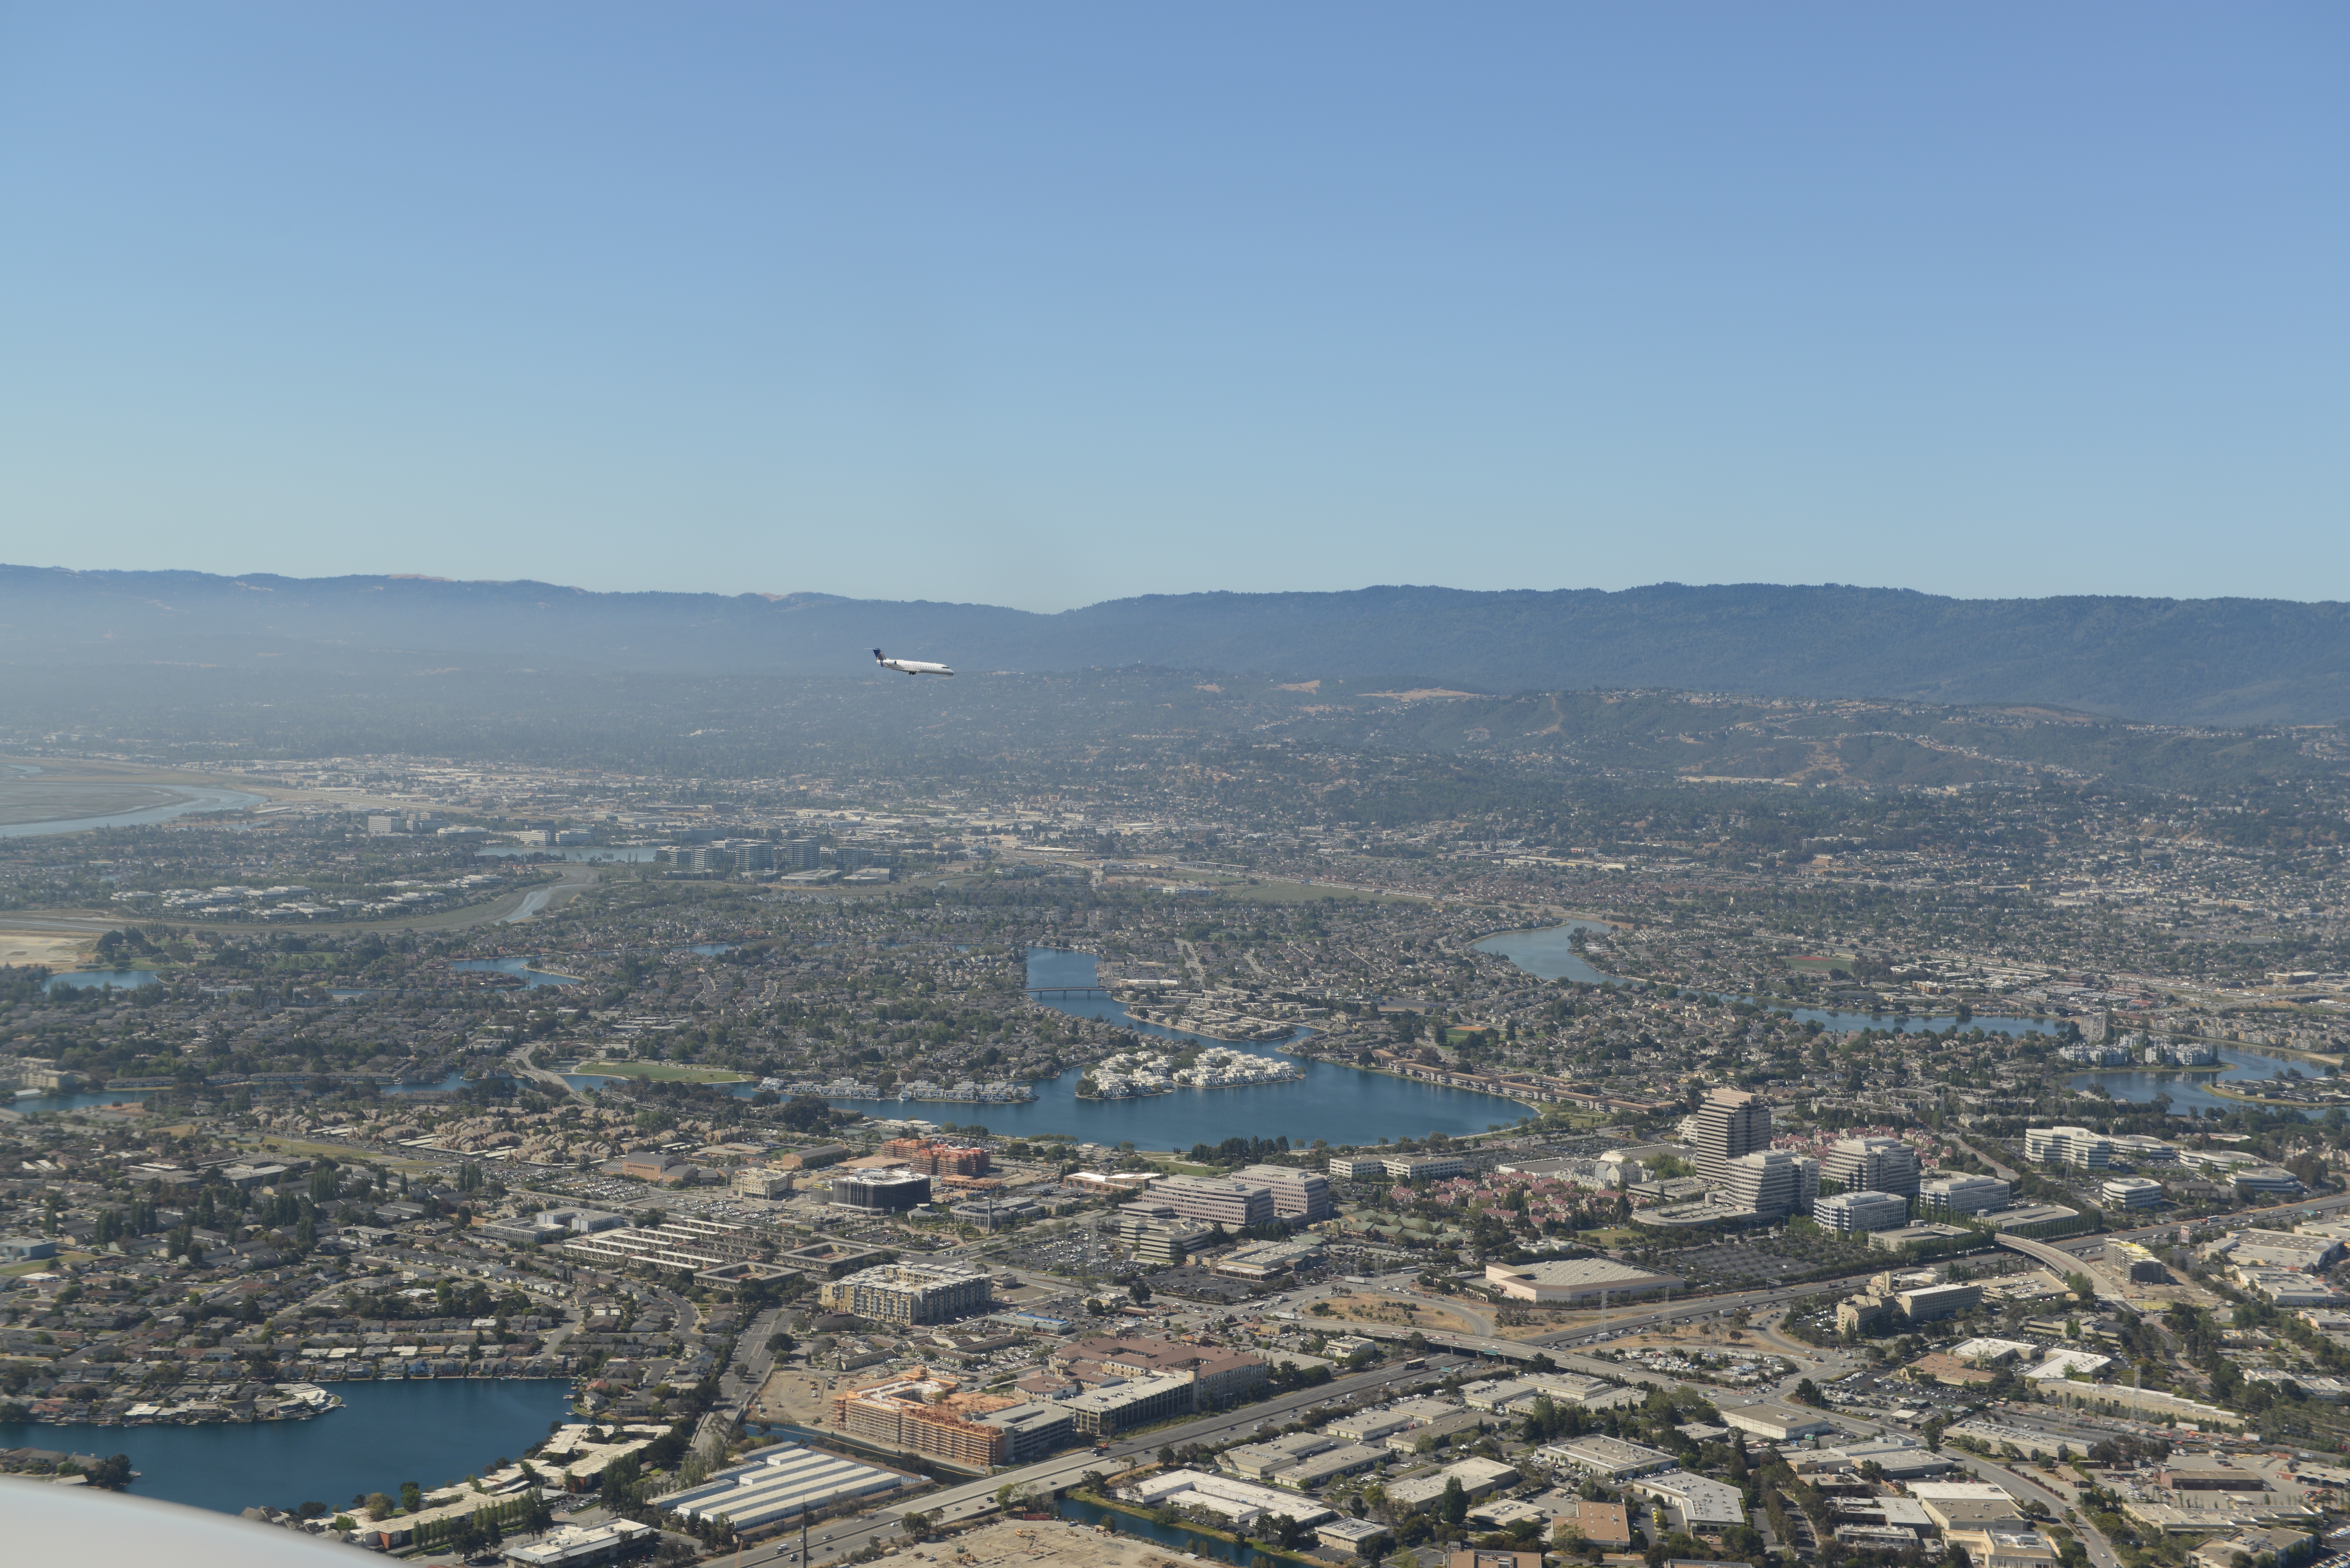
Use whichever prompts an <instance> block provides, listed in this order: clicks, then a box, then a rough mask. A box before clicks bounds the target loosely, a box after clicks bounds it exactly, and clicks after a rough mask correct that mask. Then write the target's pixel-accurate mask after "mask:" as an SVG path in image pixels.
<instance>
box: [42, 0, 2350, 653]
mask: <svg viewBox="0 0 2350 1568" xmlns="http://www.w3.org/2000/svg"><path fill="white" fill-rule="evenodd" d="M2345 79H2350V11H2345V9H2344V8H2343V7H2341V6H2339V5H2230V6H2218V5H2145V4H2130V5H2095V4H2074V5H1970V6H1958V5H1941V6H1914V5H1912V6H1896V5H1727V4H1724V5H1695V4H1679V5H1619V6H1612V7H1609V6H1595V5H1567V4H1560V3H1556V0H1546V3H1544V4H1541V5H1505V4H1486V5H1473V6H1451V5H1447V6H1439V5H1419V6H1411V7H1400V6H1391V5H1366V4H1357V3H1349V4H1347V5H1312V4H1296V3H1291V4H1281V5H1255V4H1253V5H1213V4H1210V5H1181V6H1175V5H1160V6H1143V5H1099V4H1090V5H1067V6H1055V5H1016V4H991V5H905V4H899V5H872V4H864V5H845V4H844V5H796V6H795V5H778V4H773V3H767V4H761V5H723V4H714V3H702V4H696V5H642V4H638V5H625V6H623V5H583V4H577V3H573V0H566V3H564V4H560V5H529V4H522V3H517V0H500V3H499V4H496V5H432V4H422V3H411V4H401V5H313V4H301V5H292V4H288V5H236V4H227V3H213V4H204V5H187V4H184V3H175V4H171V5H134V4H99V5H54V4H43V5H15V4H6V3H5V0H0V560H5V561H11V562H19V563H27V564H36V565H59V566H83V567H95V566H183V567H194V568H201V569H205V570H213V571H235V572H244V571H263V570H268V571H278V572H285V573H288V574H293V575H299V576H310V575H320V574H330V573H340V572H384V571H397V572H421V573H429V574H433V575H438V576H456V577H501V578H503V577H516V576H532V577H542V578H546V579H550V580H555V581H560V582H569V583H577V584H582V585H585V586H587V587H598V588H625V587H661V588H699V589H715V590H719V591H728V592H733V591H743V590H752V589H756V590H764V591H776V592H779V591H788V590H793V589H816V590H822V591H827V592H832V593H841V594H852V595H859V596H874V597H928V598H951V599H972V600H985V601H990V602H994V603H1001V604H1013V605H1018V606H1022V607H1029V608H1039V609H1052V608H1059V607H1066V606H1069V605H1073V604H1082V603H1087V602H1090V601H1092V600H1096V599H1100V598H1106V597H1117V596H1121V595H1126V594H1132V593H1145V592H1165V591H1187V590H1194V589H1206V588H1239V589H1265V588H1325V587H1358V586H1361V585H1364V584H1368V583H1391V582H1419V583H1443V584H1450V585H1453V586H1456V587H1626V586H1629V585H1633V584H1638V583H1645V582H1654V581H1659V580H1664V579H1678V580H1680V581H1683V582H1723V581H1753V580H1769V581H1782V582H1789V581H1793V582H1820V581H1836V582H1853V583H1866V584H1887V585H1895V586H1900V587H1916V588H1922V589H1928V590H1932V591H1939V592H1946V593H1954V594H1963V595H1997V596H2009V595H2018V594H2043V593H2055V592H2095V591H2108V592H2134V593H2150V594H2175V595H2205V594H2220V593H2226V594H2255V595H2274V596H2282V597H2298V598H2321V597H2333V598H2342V597H2350V478H2346V477H2345V459H2350V396H2345V377H2350V331H2345V326H2350V288H2345V279H2350V244H2345V241H2350V206H2346V205H2345V195H2350V167H2345V164H2346V163H2350V159H2346V158H2345V153H2350V136H2345V132H2346V131H2350V92H2345V90H2344V82H2345Z"/></svg>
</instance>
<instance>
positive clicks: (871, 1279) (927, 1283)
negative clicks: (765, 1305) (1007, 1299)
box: [816, 1263, 988, 1324]
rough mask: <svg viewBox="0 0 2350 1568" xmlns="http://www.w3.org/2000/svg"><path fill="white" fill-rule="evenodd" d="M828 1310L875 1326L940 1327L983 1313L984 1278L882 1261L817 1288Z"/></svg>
mask: <svg viewBox="0 0 2350 1568" xmlns="http://www.w3.org/2000/svg"><path fill="white" fill-rule="evenodd" d="M816 1301H817V1303H819V1304H820V1305H822V1306H823V1308H824V1309H825V1310H826V1311H827V1312H846V1313H854V1314H857V1315H858V1317H869V1318H872V1319H874V1320H875V1321H876V1322H879V1323H906V1324H912V1323H943V1322H945V1321H946V1320H947V1319H949V1318H955V1317H962V1316H963V1315H964V1314H969V1313H974V1312H983V1311H985V1310H986V1308H987V1303H988V1279H987V1275H986V1274H985V1273H983V1272H981V1271H980V1270H977V1269H967V1268H963V1267H962V1266H960V1265H957V1264H949V1263H884V1264H882V1265H881V1266H880V1267H879V1268H876V1269H860V1270H858V1272H856V1273H853V1274H849V1275H847V1276H845V1277H843V1278H841V1279H837V1280H827V1281H826V1282H824V1283H823V1284H822V1285H820V1286H819V1287H817V1291H816Z"/></svg>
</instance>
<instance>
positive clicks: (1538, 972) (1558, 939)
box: [1471, 920, 2058, 1034]
mask: <svg viewBox="0 0 2350 1568" xmlns="http://www.w3.org/2000/svg"><path fill="white" fill-rule="evenodd" d="M1608 929H1611V928H1610V927H1609V926H1608V925H1607V923H1606V922H1605V921H1601V920H1569V921H1567V922H1566V923H1565V925H1563V926H1549V927H1545V928H1544V929H1540V930H1531V931H1501V932H1497V933H1496V934H1494V935H1492V936H1490V937H1487V938H1485V939H1484V940H1482V941H1479V942H1475V943H1472V944H1471V945H1472V946H1474V947H1475V948H1477V949H1478V950H1480V951H1482V952H1489V953H1498V954H1500V955H1501V956H1502V957H1503V958H1505V959H1507V960H1509V961H1511V962H1512V963H1513V964H1515V965H1517V966H1518V967H1519V968H1520V969H1522V970H1523V971H1526V972H1527V973H1528V974H1531V975H1534V977H1536V978H1537V979H1541V980H1571V981H1578V982H1580V983H1582V984H1584V985H1601V984H1605V983H1607V981H1612V980H1615V979H1616V977H1615V976H1614V975H1610V974H1603V973H1602V972H1600V971H1598V970H1596V969H1594V968H1592V967H1591V965H1590V964H1589V963H1588V962H1587V961H1586V960H1585V959H1584V957H1583V955H1582V954H1581V953H1578V952H1576V951H1575V947H1574V941H1575V932H1577V931H1605V930H1608ZM1618 983H1621V982H1618ZM1762 1005H1763V1006H1765V1007H1767V1008H1769V1009H1771V1011H1773V1012H1783V1013H1786V1014H1787V1015H1789V1016H1790V1017H1792V1018H1794V1021H1795V1022H1796V1023H1817V1024H1818V1025H1819V1026H1820V1027H1821V1028H1823V1029H1833V1030H1835V1031H1837V1032H1839V1033H1848V1032H1849V1031H1852V1030H1855V1029H1882V1030H1890V1031H1893V1032H1895V1033H1902V1034H1918V1033H1925V1032H1927V1031H1929V1030H1931V1031H1933V1032H1935V1033H1940V1032H1941V1031H1942V1030H1945V1029H1948V1028H1950V1025H1951V1023H1953V1022H1955V1020H1953V1019H1952V1018H1950V1016H1949V1015H1948V1014H1944V1015H1942V1016H1941V1017H1939V1018H1936V1017H1929V1016H1927V1015H1925V1014H1923V1013H1914V1012H1913V1013H1907V1014H1904V1013H1898V1012H1885V1013H1870V1012H1834V1011H1832V1010H1830V1009H1826V1008H1820V1007H1788V1006H1785V1005H1783V1004H1782V1003H1779V1002H1764V1003H1763V1004H1762ZM2057 1028H2058V1025H2057V1024H2056V1023H2054V1022H2053V1021H2044V1020H2040V1019H2033V1018H1986V1017H1984V1016H1982V1015H1981V1014H1980V1013H1978V1014H1977V1015H1976V1016H1974V1017H1972V1018H1970V1019H1969V1020H1967V1022H1966V1023H1961V1024H1960V1025H1959V1032H1960V1033H1962V1034H1963V1033H1966V1032H1967V1031H1968V1030H1970V1029H1980V1030H1981V1031H1983V1033H1986V1034H2034V1033H2038V1034H2054V1033H2056V1031H2057Z"/></svg>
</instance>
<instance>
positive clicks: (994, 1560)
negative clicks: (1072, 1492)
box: [880, 1520, 1182, 1568]
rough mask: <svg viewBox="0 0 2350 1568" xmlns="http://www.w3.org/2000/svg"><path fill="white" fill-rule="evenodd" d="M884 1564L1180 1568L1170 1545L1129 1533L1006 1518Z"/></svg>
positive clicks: (894, 1555)
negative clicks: (1095, 1530)
mask: <svg viewBox="0 0 2350 1568" xmlns="http://www.w3.org/2000/svg"><path fill="white" fill-rule="evenodd" d="M880 1561H881V1562H884V1563H939V1564H940V1565H941V1568H958V1565H960V1568H998V1565H999V1564H1001V1565H1002V1568H1178V1565H1179V1564H1180V1563H1181V1562H1182V1559H1181V1558H1180V1557H1175V1556H1170V1554H1169V1553H1168V1551H1167V1549H1166V1548H1165V1547H1163V1546H1160V1545H1158V1544H1156V1543H1155V1542H1140V1541H1137V1540H1135V1539H1134V1538H1133V1537H1132V1536H1128V1535H1101V1534H1097V1533H1096V1532H1093V1531H1091V1530H1087V1529H1082V1528H1080V1527H1078V1526H1076V1525H1071V1524H1067V1523H1063V1522H1057V1521H1040V1522H1038V1523H1035V1524H1023V1523H1021V1522H1020V1521H1017V1520H1005V1521H1003V1522H1002V1523H1000V1524H991V1525H988V1526H986V1527H984V1528H983V1529H980V1530H974V1531H972V1532H971V1533H970V1534H968V1535H958V1536H955V1537H953V1538H951V1539H950V1540H946V1541H941V1542H939V1543H938V1544H937V1545H935V1546H901V1547H899V1549H898V1550H897V1551H895V1552H890V1553H889V1555H888V1556H886V1557H883V1558H881V1559H880Z"/></svg>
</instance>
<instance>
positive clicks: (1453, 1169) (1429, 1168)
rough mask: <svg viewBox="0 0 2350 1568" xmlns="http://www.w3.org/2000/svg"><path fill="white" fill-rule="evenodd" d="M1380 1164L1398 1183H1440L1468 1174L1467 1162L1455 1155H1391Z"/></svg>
mask: <svg viewBox="0 0 2350 1568" xmlns="http://www.w3.org/2000/svg"><path fill="white" fill-rule="evenodd" d="M1380 1163H1381V1164H1382V1165H1384V1166H1386V1167H1387V1173H1388V1175H1389V1176H1391V1177H1393V1178H1395V1179H1397V1180H1398V1181H1409V1182H1414V1183H1418V1182H1422V1181H1442V1180H1443V1179H1445V1178H1447V1177H1451V1176H1466V1175H1468V1174H1469V1162H1468V1161H1467V1160H1465V1159H1462V1158H1460V1157H1458V1156H1457V1155H1449V1154H1392V1155H1389V1156H1388V1157H1387V1158H1385V1159H1384V1160H1382V1161H1380Z"/></svg>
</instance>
